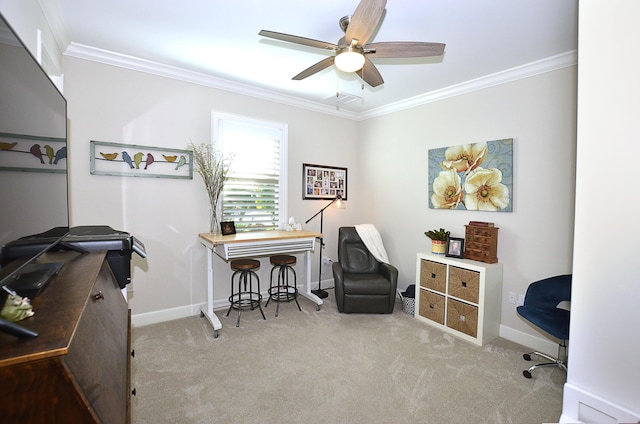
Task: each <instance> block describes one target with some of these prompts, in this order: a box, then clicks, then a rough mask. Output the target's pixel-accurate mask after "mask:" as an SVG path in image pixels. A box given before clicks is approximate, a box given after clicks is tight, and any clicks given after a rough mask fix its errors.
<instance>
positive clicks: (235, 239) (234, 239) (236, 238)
mask: <svg viewBox="0 0 640 424" xmlns="http://www.w3.org/2000/svg"><path fill="white" fill-rule="evenodd" d="M198 237H200V238H201V239H203V240H205V241H207V242H208V243H210V244H212V245H213V246H217V245H221V244H228V243H244V242H260V241H271V240H287V239H298V238H322V234H321V233H315V232H313V231H284V230H276V231H249V232H245V233H236V234H230V235H228V236H223V235H221V234H220V235H214V234H211V233H201V234H198Z"/></svg>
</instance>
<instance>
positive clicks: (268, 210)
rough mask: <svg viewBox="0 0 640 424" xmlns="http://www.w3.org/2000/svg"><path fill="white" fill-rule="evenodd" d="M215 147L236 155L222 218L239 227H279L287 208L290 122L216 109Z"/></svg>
mask: <svg viewBox="0 0 640 424" xmlns="http://www.w3.org/2000/svg"><path fill="white" fill-rule="evenodd" d="M212 121H213V140H214V147H215V148H216V150H219V151H220V152H222V154H223V156H225V157H229V158H231V168H230V177H229V181H227V184H225V186H224V190H223V192H222V196H221V205H222V215H221V216H222V221H233V222H234V224H235V227H236V231H238V232H241V231H258V230H259V231H264V230H277V229H278V228H282V227H283V226H284V223H285V217H286V211H287V190H286V182H287V177H286V176H287V172H286V171H287V169H286V163H287V126H286V125H285V124H277V123H272V122H265V121H257V120H253V119H248V118H243V117H239V116H231V115H223V114H219V113H213V119H212Z"/></svg>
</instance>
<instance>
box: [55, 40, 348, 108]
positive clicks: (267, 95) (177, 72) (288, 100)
mask: <svg viewBox="0 0 640 424" xmlns="http://www.w3.org/2000/svg"><path fill="white" fill-rule="evenodd" d="M64 54H65V56H70V57H75V58H78V59H85V60H90V61H94V62H99V63H103V64H106V65H112V66H118V67H121V68H126V69H130V70H134V71H139V72H145V73H148V74H153V75H157V76H161V77H166V78H172V79H176V80H180V81H185V82H189V83H193V84H198V85H202V86H205V87H209V88H215V89H218V90H224V91H229V92H232V93H235V94H241V95H244V96H249V97H255V98H258V99H262V100H268V101H272V102H276V103H281V104H285V105H288V106H293V107H297V108H301V109H307V110H311V111H314V112H320V113H325V114H329V115H335V116H340V117H343V118H348V119H357V114H356V113H354V112H350V111H345V110H336V108H335V106H328V105H325V104H321V103H317V102H313V101H310V100H304V99H300V98H298V97H294V96H290V95H286V94H282V93H277V92H275V91H271V90H266V89H263V88H260V87H256V86H254V85H250V84H245V83H241V82H236V81H230V80H227V79H224V78H220V77H215V76H212V75H207V74H203V73H201V72H195V71H189V70H186V69H183V68H178V67H175V66H171V65H164V64H161V63H158V62H153V61H150V60H146V59H140V58H137V57H133V56H128V55H124V54H120V53H114V52H111V51H108V50H102V49H97V48H95V47H90V46H85V45H82V44H77V43H71V44H70V45H69V47H67V49H66V51H65V52H64Z"/></svg>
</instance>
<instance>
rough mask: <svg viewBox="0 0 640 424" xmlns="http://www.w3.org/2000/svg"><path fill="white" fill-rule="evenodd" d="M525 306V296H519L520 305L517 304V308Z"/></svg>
mask: <svg viewBox="0 0 640 424" xmlns="http://www.w3.org/2000/svg"><path fill="white" fill-rule="evenodd" d="M522 305H524V295H523V294H519V295H518V303H516V306H522Z"/></svg>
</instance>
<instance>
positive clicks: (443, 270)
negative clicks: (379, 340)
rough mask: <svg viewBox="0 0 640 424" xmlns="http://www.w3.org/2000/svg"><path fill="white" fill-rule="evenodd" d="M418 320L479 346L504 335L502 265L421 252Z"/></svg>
mask: <svg viewBox="0 0 640 424" xmlns="http://www.w3.org/2000/svg"><path fill="white" fill-rule="evenodd" d="M416 281H417V283H416V284H417V289H418V290H416V307H415V317H416V318H417V319H419V320H421V321H424V322H426V323H427V324H430V325H432V326H434V327H436V328H439V329H441V330H443V331H446V332H448V333H451V334H453V335H455V336H457V337H460V338H462V339H464V340H467V341H469V342H471V343H475V344H477V345H479V346H482V345H483V344H485V343H487V342H489V341H491V340H493V339H494V338H496V337H497V336H498V334H499V332H500V315H501V313H500V311H501V307H502V306H501V303H502V264H500V263H495V264H487V263H483V262H477V261H472V260H469V259H458V258H452V257H446V256H442V255H435V254H432V253H418V260H417V266H416Z"/></svg>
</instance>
